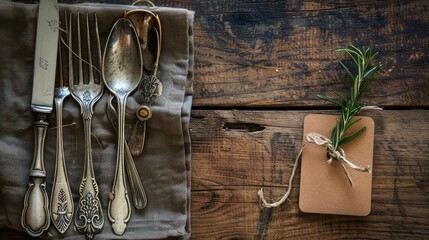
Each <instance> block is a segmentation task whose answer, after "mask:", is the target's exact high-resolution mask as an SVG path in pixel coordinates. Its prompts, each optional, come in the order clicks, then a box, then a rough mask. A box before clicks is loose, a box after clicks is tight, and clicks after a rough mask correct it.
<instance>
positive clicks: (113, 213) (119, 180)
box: [108, 96, 131, 235]
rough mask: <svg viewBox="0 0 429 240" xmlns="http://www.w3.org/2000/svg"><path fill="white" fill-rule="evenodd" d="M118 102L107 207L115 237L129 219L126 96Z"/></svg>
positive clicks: (124, 227)
mask: <svg viewBox="0 0 429 240" xmlns="http://www.w3.org/2000/svg"><path fill="white" fill-rule="evenodd" d="M118 100H119V101H118V152H117V158H116V169H115V180H114V182H113V187H112V196H111V199H110V201H109V205H108V216H109V221H110V222H112V229H113V232H114V233H115V234H116V235H122V234H124V232H125V229H126V228H127V223H128V221H129V220H130V217H131V207H130V200H129V199H128V192H127V187H126V184H125V172H124V146H125V140H124V130H125V129H124V128H125V126H124V120H125V119H124V118H125V100H126V96H121V97H119V98H118Z"/></svg>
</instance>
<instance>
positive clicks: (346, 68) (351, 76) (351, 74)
mask: <svg viewBox="0 0 429 240" xmlns="http://www.w3.org/2000/svg"><path fill="white" fill-rule="evenodd" d="M338 62H339V63H340V65H341V66H342V67H343V68H344V69H345V70H346V71H347V73H348V74H349V76H350V78H351V79H352V80H354V78H355V76H354V75H353V73H352V72H351V71H350V69H349V68H348V67H347V66H346V65H345V64H344V62H343V61H342V60H340V61H338Z"/></svg>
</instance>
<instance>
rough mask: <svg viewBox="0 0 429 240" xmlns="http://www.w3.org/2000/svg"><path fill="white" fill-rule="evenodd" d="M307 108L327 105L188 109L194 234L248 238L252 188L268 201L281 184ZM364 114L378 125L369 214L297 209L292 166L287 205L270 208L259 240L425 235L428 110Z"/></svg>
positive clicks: (253, 210) (252, 227)
mask: <svg viewBox="0 0 429 240" xmlns="http://www.w3.org/2000/svg"><path fill="white" fill-rule="evenodd" d="M308 113H333V112H332V111H203V110H201V111H199V110H198V111H194V112H193V114H192V119H191V136H192V143H193V144H192V149H193V154H192V164H193V165H192V224H191V225H192V229H193V232H192V235H193V238H194V239H253V238H254V236H255V234H256V231H257V228H258V221H259V219H260V215H261V214H263V212H261V211H262V210H261V209H260V208H259V204H258V196H257V194H256V193H257V190H258V189H259V188H261V187H264V188H265V193H266V195H267V196H268V197H270V198H272V199H273V200H275V199H278V198H279V197H280V196H281V194H282V193H283V192H284V191H285V187H286V186H287V181H288V178H289V175H290V171H291V169H292V164H293V161H294V158H295V155H296V154H297V152H298V151H299V149H300V148H301V144H302V127H303V126H302V125H303V120H304V117H305V116H306V115H307V114H308ZM367 115H369V116H371V117H372V118H373V119H374V120H375V126H376V127H375V129H376V131H375V140H374V141H375V149H374V173H373V197H372V211H371V214H370V215H369V216H368V217H350V216H334V215H322V214H307V213H302V212H301V211H300V210H299V209H298V200H299V196H298V195H299V170H298V174H297V176H296V178H295V180H294V183H293V190H292V194H291V196H290V204H289V203H287V204H285V205H282V206H280V207H279V208H276V209H274V210H272V215H271V219H270V220H269V221H267V222H269V225H268V227H267V228H266V229H265V234H266V235H265V238H264V239H286V238H287V239H304V238H307V239H308V238H309V239H340V238H349V239H350V238H351V239H362V238H371V239H400V238H403V239H423V238H425V237H427V236H428V235H429V221H428V219H429V162H428V161H427V159H429V150H428V148H427V146H429V135H428V134H427V133H428V132H429V126H428V125H427V119H428V117H429V112H428V111H426V110H414V111H381V112H378V111H377V112H373V111H371V112H367ZM265 211H266V210H265ZM265 214H266V213H265ZM214 223H215V224H214Z"/></svg>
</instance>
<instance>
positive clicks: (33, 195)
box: [21, 114, 49, 237]
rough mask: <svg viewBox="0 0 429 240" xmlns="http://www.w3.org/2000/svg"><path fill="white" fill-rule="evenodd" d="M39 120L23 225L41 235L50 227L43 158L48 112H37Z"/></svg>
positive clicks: (35, 130)
mask: <svg viewBox="0 0 429 240" xmlns="http://www.w3.org/2000/svg"><path fill="white" fill-rule="evenodd" d="M37 118H38V119H39V120H38V121H36V122H34V134H35V138H34V157H33V163H32V165H31V169H30V173H29V174H28V176H30V181H29V184H28V185H29V188H28V190H27V193H26V195H25V199H24V209H23V211H22V217H21V225H22V227H23V228H25V230H27V233H28V234H29V235H31V236H34V237H37V236H40V235H41V234H42V233H43V231H45V230H46V229H48V228H49V206H48V205H49V201H48V195H47V193H46V183H45V177H46V171H45V164H44V159H43V154H44V146H45V137H46V130H47V128H48V125H49V123H48V122H46V118H47V114H37Z"/></svg>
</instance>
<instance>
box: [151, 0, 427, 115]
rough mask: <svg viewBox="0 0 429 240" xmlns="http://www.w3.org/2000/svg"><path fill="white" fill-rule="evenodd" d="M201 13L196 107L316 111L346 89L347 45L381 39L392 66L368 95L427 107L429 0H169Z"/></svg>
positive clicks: (378, 101)
mask: <svg viewBox="0 0 429 240" xmlns="http://www.w3.org/2000/svg"><path fill="white" fill-rule="evenodd" d="M159 5H167V6H179V7H186V8H189V9H192V10H195V11H196V15H195V51H196V54H195V59H196V65H195V66H196V71H195V82H194V88H195V98H194V106H196V107H201V108H203V107H205V106H221V107H225V106H229V107H231V106H234V107H235V106H240V107H242V106H247V107H267V106H270V107H308V106H323V105H325V104H326V103H324V102H323V101H321V100H319V99H317V98H316V95H317V94H319V93H326V94H332V92H333V91H339V92H347V93H348V91H349V90H348V89H349V88H350V85H349V81H348V78H347V76H346V73H345V72H343V71H342V70H341V69H340V67H339V65H338V64H337V60H339V59H341V58H344V57H345V56H344V55H341V54H338V53H335V52H334V50H335V49H336V48H338V47H340V46H345V45H348V44H351V43H353V44H356V45H357V46H362V45H367V44H369V43H370V42H372V43H373V45H374V47H375V49H376V50H377V51H379V52H380V55H379V57H378V60H379V61H380V62H382V63H383V64H384V69H383V70H382V71H381V72H380V73H379V74H378V75H377V77H376V79H375V82H374V83H373V84H372V85H371V87H370V89H369V91H368V93H366V94H364V101H365V102H367V103H369V104H371V105H379V106H389V107H416V106H419V107H420V106H426V107H427V106H428V105H429V65H428V61H429V56H428V52H429V11H428V8H429V5H428V2H426V1H418V0H416V1H359V2H356V1H308V0H297V1H260V0H254V1H244V0H242V1H212V0H210V1H162V2H159Z"/></svg>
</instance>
